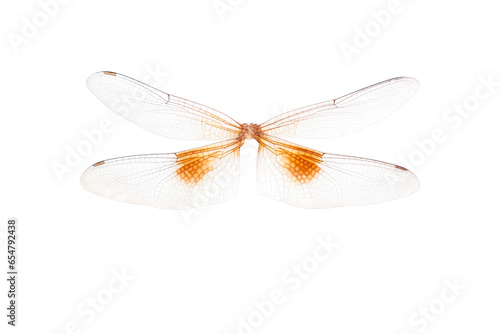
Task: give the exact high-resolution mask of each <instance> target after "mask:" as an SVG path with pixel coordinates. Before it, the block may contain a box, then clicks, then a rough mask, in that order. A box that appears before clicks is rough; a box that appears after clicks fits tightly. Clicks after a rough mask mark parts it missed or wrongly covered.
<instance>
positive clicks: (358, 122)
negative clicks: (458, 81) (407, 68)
mask: <svg viewBox="0 0 500 334" xmlns="http://www.w3.org/2000/svg"><path fill="white" fill-rule="evenodd" d="M418 86H419V84H418V81H417V80H415V79H413V78H408V77H399V78H393V79H389V80H386V81H382V82H379V83H377V84H374V85H371V86H368V87H366V88H363V89H360V90H358V91H356V92H353V93H350V94H347V95H345V96H343V97H340V98H337V99H334V100H329V101H325V102H322V103H317V104H313V105H310V106H307V107H304V108H300V109H295V110H292V111H289V112H286V113H284V114H281V115H279V116H276V117H274V118H272V119H270V120H269V121H267V122H265V123H263V124H261V129H262V131H264V132H265V133H266V134H268V135H272V136H278V137H285V138H332V137H337V136H341V135H345V134H349V133H352V132H355V131H358V130H360V129H363V128H365V127H367V126H369V125H371V124H373V123H376V122H378V121H380V120H382V119H384V118H385V117H387V116H388V115H389V114H391V113H392V112H393V111H395V110H396V109H398V108H399V107H400V106H401V105H403V104H404V103H405V102H406V101H408V100H409V99H410V98H411V97H412V96H413V95H414V94H415V92H416V91H417V89H418Z"/></svg>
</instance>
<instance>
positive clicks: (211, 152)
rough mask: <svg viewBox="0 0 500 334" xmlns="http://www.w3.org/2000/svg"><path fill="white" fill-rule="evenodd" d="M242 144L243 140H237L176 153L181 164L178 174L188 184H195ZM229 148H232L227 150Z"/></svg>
mask: <svg viewBox="0 0 500 334" xmlns="http://www.w3.org/2000/svg"><path fill="white" fill-rule="evenodd" d="M241 145H243V142H241V141H238V140H235V141H232V142H231V143H229V144H225V145H221V146H218V147H217V146H215V147H202V148H197V149H193V150H187V151H183V152H179V153H176V154H175V155H176V156H177V163H178V164H179V168H178V169H177V171H176V174H177V176H178V177H179V178H180V179H181V180H182V181H184V182H185V183H186V184H188V185H195V184H197V183H198V182H200V181H201V180H202V179H203V177H204V176H205V175H207V173H209V172H210V171H212V170H213V169H214V168H215V167H216V163H217V161H219V160H220V159H221V158H223V157H225V156H226V155H228V154H231V153H232V152H234V150H238V149H239V148H240V147H241ZM228 148H230V149H229V150H226V149H228ZM238 153H239V150H238Z"/></svg>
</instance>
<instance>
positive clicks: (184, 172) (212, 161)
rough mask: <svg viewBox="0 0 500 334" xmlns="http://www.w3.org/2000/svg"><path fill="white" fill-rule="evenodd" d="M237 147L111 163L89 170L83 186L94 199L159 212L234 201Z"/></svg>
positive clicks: (216, 146) (227, 145)
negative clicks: (124, 203) (150, 208)
mask: <svg viewBox="0 0 500 334" xmlns="http://www.w3.org/2000/svg"><path fill="white" fill-rule="evenodd" d="M240 146H241V142H240V141H237V140H227V141H223V142H219V143H216V144H213V145H208V146H203V147H200V148H197V149H193V150H187V151H183V152H179V153H166V154H147V155H136V156H129V157H122V158H115V159H109V160H104V161H101V162H98V163H96V164H94V165H92V166H91V167H89V168H88V169H87V170H86V171H85V172H84V173H83V175H82V177H81V183H82V185H83V187H84V188H85V189H86V190H88V191H90V192H92V193H95V194H97V195H100V196H103V197H106V198H110V199H114V200H119V201H123V202H128V203H134V204H146V205H151V206H155V207H158V208H164V209H188V208H193V207H199V206H203V205H208V204H215V203H219V202H223V201H226V200H229V199H231V198H233V197H234V196H236V192H237V188H238V179H239V148H240Z"/></svg>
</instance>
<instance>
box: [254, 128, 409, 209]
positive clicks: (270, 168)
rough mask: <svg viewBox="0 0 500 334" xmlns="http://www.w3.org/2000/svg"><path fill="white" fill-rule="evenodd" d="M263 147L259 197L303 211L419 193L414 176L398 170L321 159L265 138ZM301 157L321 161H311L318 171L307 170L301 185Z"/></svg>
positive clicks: (330, 157)
mask: <svg viewBox="0 0 500 334" xmlns="http://www.w3.org/2000/svg"><path fill="white" fill-rule="evenodd" d="M259 143H260V145H259V153H258V161H257V188H258V190H259V192H260V193H261V194H262V195H264V196H267V197H270V198H272V199H275V200H280V201H283V202H286V203H289V204H292V205H295V206H298V207H302V208H315V209H320V208H333V207H338V206H345V205H364V204H374V203H380V202H385V201H390V200H394V199H397V198H401V197H404V196H407V195H410V194H412V193H414V192H415V191H417V190H418V188H419V182H418V179H417V177H416V176H415V175H414V174H413V173H412V172H410V171H409V170H407V169H405V168H403V167H401V166H397V165H394V164H390V163H386V162H382V161H377V160H371V159H365V158H358V157H351V156H345V155H337V154H328V153H321V152H318V151H314V150H310V149H307V148H305V147H302V146H299V145H295V144H292V143H290V142H287V141H284V140H281V139H278V138H274V137H264V138H261V139H259ZM297 152H312V153H310V154H311V155H312V156H316V157H318V156H320V158H319V159H316V158H314V159H308V160H307V163H309V164H311V163H313V165H314V166H311V165H308V164H307V163H305V164H304V165H303V166H304V168H305V169H303V171H302V174H303V175H304V174H305V175H306V176H307V179H308V180H307V182H301V180H300V179H297V178H296V177H295V175H294V174H293V172H291V171H293V170H294V168H295V169H296V166H297V165H298V164H300V162H301V161H303V160H304V159H303V158H300V159H299V158H297V157H296V156H297ZM300 154H303V153H300ZM291 162H294V165H293V166H292V165H291ZM315 167H316V169H315ZM299 168H300V167H299Z"/></svg>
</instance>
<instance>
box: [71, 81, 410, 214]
mask: <svg viewBox="0 0 500 334" xmlns="http://www.w3.org/2000/svg"><path fill="white" fill-rule="evenodd" d="M87 84H88V87H89V88H90V90H91V91H92V92H93V93H94V94H95V95H96V96H97V97H98V98H99V99H100V100H101V101H102V102H103V103H104V104H106V105H107V106H108V107H109V108H111V109H112V110H113V111H115V112H116V113H118V114H119V115H121V116H123V117H125V118H126V119H128V120H130V121H132V122H134V123H136V124H137V125H139V126H140V127H142V128H144V129H146V130H148V131H150V132H153V133H156V134H158V135H161V136H165V137H168V138H174V139H204V140H222V141H220V142H218V143H215V144H212V145H207V146H203V147H200V148H197V149H192V150H187V151H183V152H179V153H172V154H149V155H138V156H130V157H123V158H116V159H110V160H104V161H101V162H98V163H96V164H94V165H92V166H91V167H90V168H89V169H87V170H86V171H85V172H84V174H83V175H82V178H81V181H82V184H83V186H84V187H85V189H87V190H89V191H91V192H93V193H96V194H98V195H101V196H104V197H107V198H111V199H115V200H121V201H125V202H130V203H135V204H147V205H153V206H156V207H160V208H167V209H186V208H191V207H197V206H202V205H206V204H214V203H218V202H222V201H225V200H228V199H230V198H232V197H234V196H235V195H236V192H237V185H238V179H239V149H240V147H241V146H242V145H243V144H244V141H245V138H246V139H250V138H249V137H248V136H246V133H245V131H246V126H247V125H246V124H240V123H238V122H236V121H235V120H233V119H232V118H230V117H228V116H226V115H225V114H223V113H221V112H218V111H216V110H214V109H212V108H209V107H206V106H203V105H201V104H198V103H195V102H192V101H189V100H186V99H183V98H179V97H176V96H174V95H171V94H167V93H164V92H162V91H160V90H157V89H155V88H153V87H150V86H148V85H146V84H144V83H141V82H139V81H137V80H134V79H131V78H129V77H126V76H123V75H120V74H117V73H114V72H99V73H96V74H94V75H92V76H91V77H90V78H89V79H88V82H87ZM417 88H418V82H417V81H416V80H415V79H412V78H404V77H402V78H394V79H390V80H387V81H383V82H381V83H378V84H375V85H372V86H369V87H366V88H364V89H361V90H359V91H356V92H354V93H351V94H348V95H345V96H343V97H341V98H338V99H335V100H330V101H326V102H323V103H318V104H314V105H311V106H308V107H304V108H300V109H296V110H292V111H290V112H287V113H284V114H282V115H279V116H277V117H274V118H272V119H270V120H269V121H267V122H265V123H263V124H261V125H253V124H252V125H253V126H254V127H253V128H252V129H254V131H253V132H252V136H251V138H254V139H256V140H257V141H258V142H259V153H258V161H257V187H258V190H259V192H260V193H261V194H263V195H265V196H267V197H270V198H273V199H276V200H281V201H284V202H287V203H289V204H292V205H295V206H299V207H305V208H331V207H336V206H342V205H360V204H371V203H378V202H383V201H388V200H392V199H396V198H400V197H403V196H406V195H409V194H411V193H413V192H415V191H416V190H417V189H418V186H419V184H418V179H417V178H416V177H415V175H413V174H412V173H411V172H410V171H408V170H407V169H405V168H403V167H400V166H397V165H393V164H389V163H385V162H381V161H376V160H370V159H364V158H357V157H349V156H342V155H335V154H327V153H322V152H319V151H315V150H312V149H309V148H306V147H302V146H299V145H296V144H293V143H290V142H288V141H285V140H283V139H281V138H331V137H335V136H340V135H344V134H348V133H351V132H354V131H357V130H359V129H362V128H364V127H366V126H369V125H370V124H373V123H375V122H377V121H379V120H381V119H383V118H385V117H386V116H388V115H389V114H390V113H391V112H393V111H394V110H396V109H397V108H398V107H400V106H401V105H402V104H403V103H404V102H406V101H407V100H408V99H409V98H410V97H411V96H413V95H414V94H415V92H416V90H417Z"/></svg>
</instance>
